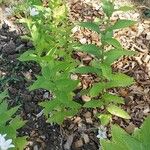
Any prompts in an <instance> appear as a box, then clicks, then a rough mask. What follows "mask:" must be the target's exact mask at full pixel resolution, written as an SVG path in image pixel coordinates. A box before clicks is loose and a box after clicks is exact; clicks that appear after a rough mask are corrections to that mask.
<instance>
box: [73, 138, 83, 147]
mask: <svg viewBox="0 0 150 150" xmlns="http://www.w3.org/2000/svg"><path fill="white" fill-rule="evenodd" d="M82 146H83V141H82V140H81V139H80V140H78V141H76V142H75V147H76V148H80V147H82Z"/></svg>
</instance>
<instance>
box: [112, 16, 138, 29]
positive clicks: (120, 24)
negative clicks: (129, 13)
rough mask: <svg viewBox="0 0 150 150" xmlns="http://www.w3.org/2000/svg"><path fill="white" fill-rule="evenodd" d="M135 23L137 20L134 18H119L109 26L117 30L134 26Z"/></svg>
mask: <svg viewBox="0 0 150 150" xmlns="http://www.w3.org/2000/svg"><path fill="white" fill-rule="evenodd" d="M135 23H136V21H133V20H126V19H122V20H118V21H117V22H116V23H115V24H114V25H113V26H111V27H110V28H109V30H116V29H122V28H126V27H130V26H133V25H134V24H135Z"/></svg>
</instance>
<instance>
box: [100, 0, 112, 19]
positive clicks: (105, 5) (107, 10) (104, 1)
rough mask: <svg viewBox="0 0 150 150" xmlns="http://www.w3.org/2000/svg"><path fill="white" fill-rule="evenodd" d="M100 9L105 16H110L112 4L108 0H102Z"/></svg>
mask: <svg viewBox="0 0 150 150" xmlns="http://www.w3.org/2000/svg"><path fill="white" fill-rule="evenodd" d="M102 9H103V11H104V13H105V14H106V15H107V17H111V15H112V13H113V12H114V4H113V3H112V2H110V1H109V0H102Z"/></svg>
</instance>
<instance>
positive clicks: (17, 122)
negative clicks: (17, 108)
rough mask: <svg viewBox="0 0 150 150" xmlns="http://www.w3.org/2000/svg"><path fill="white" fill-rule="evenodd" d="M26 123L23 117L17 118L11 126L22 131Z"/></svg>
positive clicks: (12, 121)
mask: <svg viewBox="0 0 150 150" xmlns="http://www.w3.org/2000/svg"><path fill="white" fill-rule="evenodd" d="M25 123H26V121H23V120H22V118H21V117H19V116H16V117H15V118H13V119H12V120H11V122H10V125H9V126H11V127H12V128H13V129H14V130H17V129H20V128H21V127H23V126H24V125H25Z"/></svg>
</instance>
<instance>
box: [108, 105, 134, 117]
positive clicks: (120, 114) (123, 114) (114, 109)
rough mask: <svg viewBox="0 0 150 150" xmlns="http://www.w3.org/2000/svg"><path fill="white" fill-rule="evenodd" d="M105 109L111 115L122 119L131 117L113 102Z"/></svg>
mask: <svg viewBox="0 0 150 150" xmlns="http://www.w3.org/2000/svg"><path fill="white" fill-rule="evenodd" d="M107 111H108V112H109V113H111V114H112V115H115V116H118V117H121V118H124V119H131V117H130V116H129V115H128V113H127V112H125V111H124V110H123V109H122V108H120V107H118V106H115V105H113V104H111V105H109V106H108V107H107Z"/></svg>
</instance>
